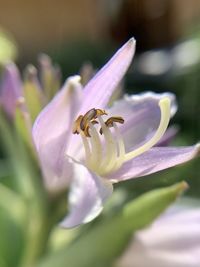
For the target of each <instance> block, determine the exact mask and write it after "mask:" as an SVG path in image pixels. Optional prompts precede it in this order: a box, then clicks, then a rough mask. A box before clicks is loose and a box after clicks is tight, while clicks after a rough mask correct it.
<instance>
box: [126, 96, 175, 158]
mask: <svg viewBox="0 0 200 267" xmlns="http://www.w3.org/2000/svg"><path fill="white" fill-rule="evenodd" d="M159 107H160V112H161V119H160V124H159V127H158V129H157V131H156V133H155V134H154V136H153V137H152V138H151V139H150V140H149V141H148V142H146V143H145V144H144V145H143V146H141V147H139V148H137V149H135V150H133V151H131V152H129V153H127V154H126V155H125V161H128V160H130V159H132V158H134V157H137V156H139V155H141V154H143V153H144V152H146V151H147V150H149V149H150V148H152V147H153V146H154V145H155V144H156V143H157V142H158V141H159V140H160V139H161V137H162V136H163V134H164V133H165V131H166V129H167V126H168V124H169V120H170V99H169V98H168V97H165V98H163V99H161V100H160V102H159Z"/></svg>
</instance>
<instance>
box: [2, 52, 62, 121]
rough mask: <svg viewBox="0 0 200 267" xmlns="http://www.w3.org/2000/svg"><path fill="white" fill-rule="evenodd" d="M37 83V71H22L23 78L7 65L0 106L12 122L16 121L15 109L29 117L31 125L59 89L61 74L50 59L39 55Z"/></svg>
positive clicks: (4, 72)
mask: <svg viewBox="0 0 200 267" xmlns="http://www.w3.org/2000/svg"><path fill="white" fill-rule="evenodd" d="M39 63H40V73H39V76H40V80H39V79H38V77H37V70H36V68H35V67H34V66H32V65H29V66H27V68H26V69H25V72H24V79H23V80H22V79H21V75H20V73H19V71H18V69H17V67H16V65H15V64H14V63H13V62H9V63H7V64H6V66H5V69H4V71H3V75H2V79H1V84H0V104H1V106H2V107H3V109H4V111H5V112H6V113H7V114H8V116H9V117H10V118H11V119H14V118H15V115H16V109H18V108H20V109H21V110H22V113H23V112H26V113H27V114H29V117H30V123H33V121H34V120H35V118H36V116H37V115H38V113H39V112H40V111H41V109H42V108H43V107H44V106H45V105H46V104H47V103H48V101H49V100H50V99H51V98H52V97H53V96H54V95H55V93H56V92H57V91H58V88H59V86H60V72H59V68H58V67H57V66H53V64H52V62H51V59H50V58H49V57H48V56H46V55H40V57H39Z"/></svg>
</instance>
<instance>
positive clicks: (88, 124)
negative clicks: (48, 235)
mask: <svg viewBox="0 0 200 267" xmlns="http://www.w3.org/2000/svg"><path fill="white" fill-rule="evenodd" d="M134 52H135V40H134V39H133V38H132V39H130V40H129V41H128V42H127V43H126V44H125V45H124V46H123V47H122V48H121V49H119V50H118V51H117V53H116V54H115V55H114V56H113V57H112V58H111V59H110V61H109V62H108V63H107V64H106V65H105V66H104V67H103V68H102V69H101V70H100V71H99V72H98V73H97V74H96V75H95V76H94V77H93V78H92V79H91V80H90V81H89V82H88V83H87V85H86V86H85V87H84V88H82V86H81V83H80V77H79V76H74V77H70V78H69V79H68V80H67V81H66V82H65V84H64V86H63V88H62V89H61V91H60V92H59V93H58V94H57V95H56V96H55V97H54V99H53V100H52V101H51V102H50V103H49V104H48V105H47V106H46V107H45V108H44V109H43V111H42V112H41V113H40V114H39V116H38V117H37V119H36V121H35V123H34V126H33V139H34V142H35V146H36V149H37V151H38V155H39V158H40V162H41V166H42V169H43V173H44V177H45V178H44V179H45V184H46V186H47V187H48V188H49V189H52V190H55V189H60V188H62V187H66V186H68V185H69V184H70V186H71V190H70V194H69V205H70V212H69V214H68V215H67V217H66V218H65V219H64V220H63V222H62V225H63V226H65V227H73V226H75V225H78V224H80V223H86V222H89V221H90V220H92V219H93V218H95V217H96V216H97V215H98V214H99V213H100V212H101V210H102V207H103V203H104V202H105V200H106V199H107V198H108V197H109V196H110V195H111V193H112V190H113V183H114V182H119V181H123V180H127V179H131V178H135V177H139V176H144V175H148V174H150V173H154V172H157V171H160V170H163V169H166V168H169V167H172V166H175V165H178V164H181V163H183V162H185V161H188V160H190V159H192V158H193V157H195V156H196V154H197V153H198V151H199V146H190V147H179V148H176V147H172V148H171V147H155V145H156V143H158V142H159V141H160V140H161V138H162V137H163V134H164V133H165V131H166V129H167V126H168V123H169V120H170V116H172V115H173V114H174V113H175V111H176V104H175V98H174V95H173V94H171V93H165V94H154V93H151V92H149V93H144V94H141V95H132V96H125V97H124V98H123V99H121V100H119V101H118V102H116V103H115V104H114V105H113V106H112V107H110V108H107V104H108V102H109V98H110V97H111V95H112V94H113V92H114V90H115V88H116V87H117V85H118V84H119V82H120V81H121V79H122V78H123V76H124V74H125V72H126V71H127V69H128V67H129V65H130V63H131V61H132V58H133V56H134ZM104 109H105V110H104ZM73 133H74V134H73Z"/></svg>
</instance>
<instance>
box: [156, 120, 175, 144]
mask: <svg viewBox="0 0 200 267" xmlns="http://www.w3.org/2000/svg"><path fill="white" fill-rule="evenodd" d="M178 132H179V127H178V126H176V125H173V126H171V127H169V128H168V129H167V130H166V132H165V134H164V135H163V137H162V138H161V139H160V141H159V142H158V143H157V144H156V146H168V145H169V144H170V142H171V141H173V139H174V138H175V137H176V135H177V133H178Z"/></svg>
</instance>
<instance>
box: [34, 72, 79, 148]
mask: <svg viewBox="0 0 200 267" xmlns="http://www.w3.org/2000/svg"><path fill="white" fill-rule="evenodd" d="M81 95H82V88H81V84H80V83H79V76H74V77H71V78H69V79H67V81H66V83H65V84H64V86H63V88H62V89H61V91H60V92H59V93H58V94H57V95H56V96H55V97H54V99H53V100H52V101H51V102H50V103H49V104H48V105H47V106H46V107H45V108H44V109H43V110H42V112H40V114H39V115H38V117H37V119H36V121H35V123H34V125H33V138H34V141H35V144H36V147H37V149H39V147H40V146H41V145H45V144H46V143H48V142H50V141H52V140H54V139H55V138H57V137H59V136H61V135H62V134H63V133H66V132H68V131H69V130H71V127H72V122H73V120H74V117H75V116H76V113H77V110H78V107H79V105H80V101H81V100H80V98H81ZM66 138H67V136H66Z"/></svg>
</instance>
